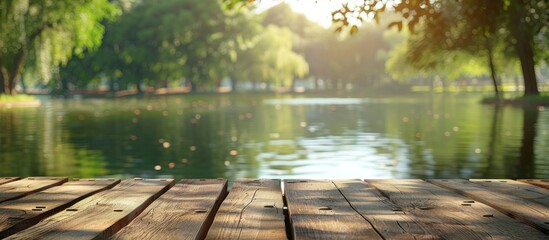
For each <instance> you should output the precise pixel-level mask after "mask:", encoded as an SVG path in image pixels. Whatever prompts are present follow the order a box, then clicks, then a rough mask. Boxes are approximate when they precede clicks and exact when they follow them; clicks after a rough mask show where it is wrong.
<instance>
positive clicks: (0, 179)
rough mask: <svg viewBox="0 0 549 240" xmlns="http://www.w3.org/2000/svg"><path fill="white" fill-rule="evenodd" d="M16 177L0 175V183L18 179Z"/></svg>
mask: <svg viewBox="0 0 549 240" xmlns="http://www.w3.org/2000/svg"><path fill="white" fill-rule="evenodd" d="M18 179H19V178H18V177H0V185H2V184H4V183H9V182H13V181H15V180H18Z"/></svg>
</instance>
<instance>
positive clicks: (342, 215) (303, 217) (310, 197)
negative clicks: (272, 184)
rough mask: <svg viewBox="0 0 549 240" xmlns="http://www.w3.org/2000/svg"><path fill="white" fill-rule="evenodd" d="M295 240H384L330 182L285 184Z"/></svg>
mask: <svg viewBox="0 0 549 240" xmlns="http://www.w3.org/2000/svg"><path fill="white" fill-rule="evenodd" d="M284 193H285V196H286V202H287V204H288V213H289V216H290V220H291V231H292V232H291V233H292V236H293V237H294V238H295V239H382V238H381V237H380V235H379V234H378V233H377V232H376V230H375V229H374V228H373V227H372V225H371V224H370V223H369V222H368V221H367V220H366V219H364V218H363V217H362V216H361V215H360V214H359V213H357V212H356V211H355V209H353V208H352V207H351V205H349V202H348V201H347V200H346V199H345V197H344V196H343V195H342V194H341V193H340V192H339V190H338V188H337V187H336V185H334V183H332V182H331V181H328V180H325V181H324V180H285V181H284Z"/></svg>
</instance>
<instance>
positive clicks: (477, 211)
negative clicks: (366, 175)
mask: <svg viewBox="0 0 549 240" xmlns="http://www.w3.org/2000/svg"><path fill="white" fill-rule="evenodd" d="M367 182H368V183H369V184H371V185H372V186H374V187H376V188H377V189H379V190H380V191H381V192H382V193H383V195H384V196H386V197H388V198H389V200H391V201H392V202H393V203H395V204H396V205H398V206H400V207H401V208H402V212H403V213H404V214H407V215H410V216H411V217H413V218H414V219H415V220H416V221H418V222H422V223H423V224H424V226H425V227H429V231H430V232H438V235H439V236H440V237H441V238H443V239H492V238H496V239H546V238H547V236H545V235H544V234H543V233H541V232H539V231H537V230H535V229H534V228H532V227H530V226H528V225H525V224H521V223H519V222H517V221H515V220H513V219H512V218H509V217H508V216H506V215H504V214H502V213H500V212H498V211H497V210H495V209H493V208H491V207H489V206H487V205H485V204H483V203H481V202H478V201H473V200H471V199H470V198H468V197H464V196H462V195H460V194H457V193H455V192H453V191H450V190H447V189H444V188H441V187H438V186H435V185H433V184H430V183H427V182H425V181H423V180H367Z"/></svg>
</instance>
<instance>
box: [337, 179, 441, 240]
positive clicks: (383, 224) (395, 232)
mask: <svg viewBox="0 0 549 240" xmlns="http://www.w3.org/2000/svg"><path fill="white" fill-rule="evenodd" d="M333 183H334V184H335V186H336V187H337V189H338V190H339V192H341V194H343V196H344V198H345V199H346V200H347V201H348V203H349V205H350V206H351V207H352V208H353V209H354V210H355V211H357V212H358V213H359V214H360V215H361V216H362V217H363V218H364V219H366V220H367V221H368V222H369V223H370V224H372V225H373V227H374V228H375V229H376V231H377V232H378V233H379V234H380V235H382V236H383V238H384V239H442V236H440V235H438V231H437V232H434V233H431V232H429V230H428V228H427V227H424V226H423V224H422V223H420V222H417V221H416V220H415V219H414V218H412V217H410V216H408V215H406V214H402V211H401V208H400V207H399V206H397V205H396V204H394V203H392V202H391V201H389V199H387V198H386V197H384V196H382V195H381V193H380V192H379V191H378V190H377V189H375V188H373V187H371V186H369V185H368V184H367V183H365V182H363V181H360V180H335V181H333Z"/></svg>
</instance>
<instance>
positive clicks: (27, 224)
mask: <svg viewBox="0 0 549 240" xmlns="http://www.w3.org/2000/svg"><path fill="white" fill-rule="evenodd" d="M120 181H121V180H120V179H117V180H116V181H115V182H114V183H113V184H112V185H109V186H107V187H105V188H101V189H97V190H95V191H91V192H89V193H87V194H85V195H82V196H80V197H78V198H76V199H74V200H72V201H69V202H67V203H65V204H62V205H59V206H58V207H56V208H54V209H51V210H48V211H47V212H45V213H43V214H40V215H37V216H36V217H33V218H29V219H26V220H24V221H22V222H19V223H17V224H16V225H13V226H12V227H10V228H8V229H6V230H5V231H0V239H3V238H6V237H8V236H10V235H13V234H16V233H18V232H20V231H22V230H25V229H27V228H29V227H32V226H34V225H36V224H37V223H39V222H40V221H42V220H44V219H45V218H48V217H50V216H52V215H54V214H56V213H59V212H61V211H63V210H65V209H66V208H68V207H70V206H72V205H73V204H75V203H77V202H79V201H81V200H83V199H85V198H88V197H90V196H93V195H95V194H97V193H99V192H102V191H105V190H109V189H112V188H113V187H115V186H116V185H118V184H119V183H120ZM60 186H61V185H60Z"/></svg>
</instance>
